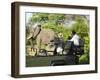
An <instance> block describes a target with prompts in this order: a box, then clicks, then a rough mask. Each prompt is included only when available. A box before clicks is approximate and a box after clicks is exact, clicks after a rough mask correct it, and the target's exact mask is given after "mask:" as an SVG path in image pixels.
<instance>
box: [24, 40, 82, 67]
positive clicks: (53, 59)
mask: <svg viewBox="0 0 100 80" xmlns="http://www.w3.org/2000/svg"><path fill="white" fill-rule="evenodd" d="M72 44H73V43H72V42H71V43H70V42H67V43H66V44H65V45H66V46H65V48H64V51H63V54H56V55H47V53H49V52H52V53H53V51H46V50H43V49H41V55H40V56H39V55H37V56H33V57H32V56H27V57H26V58H27V59H26V60H27V61H26V67H35V66H61V65H75V64H79V57H80V56H81V55H83V54H84V46H79V47H77V48H75V49H72Z"/></svg>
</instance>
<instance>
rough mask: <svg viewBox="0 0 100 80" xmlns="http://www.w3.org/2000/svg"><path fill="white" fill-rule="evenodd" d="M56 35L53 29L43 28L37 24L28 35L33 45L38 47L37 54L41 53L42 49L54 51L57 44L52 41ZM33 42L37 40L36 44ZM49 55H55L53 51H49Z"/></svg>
mask: <svg viewBox="0 0 100 80" xmlns="http://www.w3.org/2000/svg"><path fill="white" fill-rule="evenodd" d="M55 37H56V34H55V32H54V31H53V30H52V29H46V28H41V26H37V27H36V28H34V29H33V31H32V32H31V33H30V35H29V36H28V37H27V40H29V41H30V43H31V46H32V47H34V48H35V49H37V50H36V53H35V55H39V51H40V50H41V49H46V50H48V51H54V49H55V46H54V44H53V42H52V41H54V39H55ZM33 42H35V44H33ZM48 55H53V53H48Z"/></svg>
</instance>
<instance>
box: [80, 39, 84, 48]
mask: <svg viewBox="0 0 100 80" xmlns="http://www.w3.org/2000/svg"><path fill="white" fill-rule="evenodd" d="M79 46H80V47H84V40H82V39H81V38H80V39H79Z"/></svg>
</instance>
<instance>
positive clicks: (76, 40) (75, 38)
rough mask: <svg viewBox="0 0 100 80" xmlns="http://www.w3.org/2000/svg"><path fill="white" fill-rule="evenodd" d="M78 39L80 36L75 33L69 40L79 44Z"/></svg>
mask: <svg viewBox="0 0 100 80" xmlns="http://www.w3.org/2000/svg"><path fill="white" fill-rule="evenodd" d="M79 39H80V37H79V36H78V35H77V34H75V35H74V36H73V37H72V39H71V40H70V41H73V43H74V45H76V46H79Z"/></svg>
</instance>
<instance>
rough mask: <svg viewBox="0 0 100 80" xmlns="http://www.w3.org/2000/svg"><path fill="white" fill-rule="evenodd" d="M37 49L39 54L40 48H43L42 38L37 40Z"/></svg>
mask: <svg viewBox="0 0 100 80" xmlns="http://www.w3.org/2000/svg"><path fill="white" fill-rule="evenodd" d="M36 49H37V54H36V55H39V52H40V49H41V40H40V39H39V40H37V41H36Z"/></svg>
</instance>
